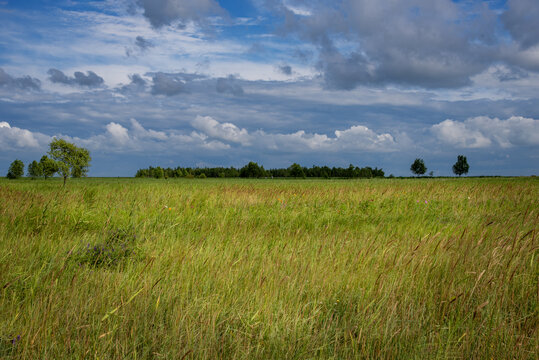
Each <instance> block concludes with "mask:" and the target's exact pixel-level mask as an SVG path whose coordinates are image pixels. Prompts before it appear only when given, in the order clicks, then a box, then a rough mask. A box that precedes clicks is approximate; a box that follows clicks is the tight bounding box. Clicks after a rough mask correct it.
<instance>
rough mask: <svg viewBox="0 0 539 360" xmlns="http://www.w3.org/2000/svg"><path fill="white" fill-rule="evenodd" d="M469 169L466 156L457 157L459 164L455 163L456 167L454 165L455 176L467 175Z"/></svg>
mask: <svg viewBox="0 0 539 360" xmlns="http://www.w3.org/2000/svg"><path fill="white" fill-rule="evenodd" d="M469 169H470V165H468V161H467V160H466V156H464V155H459V156H457V162H456V163H455V165H453V172H454V173H455V175H458V176H461V175H462V174H467V173H468V170H469Z"/></svg>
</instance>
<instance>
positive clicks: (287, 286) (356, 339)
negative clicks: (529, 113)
mask: <svg viewBox="0 0 539 360" xmlns="http://www.w3.org/2000/svg"><path fill="white" fill-rule="evenodd" d="M538 199H539V182H538V181H537V180H535V179H533V178H512V179H509V178H498V179H370V180H357V179H356V180H271V179H266V180H264V179H260V180H247V179H226V180H225V179H168V180H164V179H161V180H155V179H73V181H71V180H70V181H69V183H68V184H67V186H66V187H62V180H61V179H58V178H56V179H49V180H30V179H21V180H7V179H0V229H1V231H0V358H2V359H64V358H65V359H225V358H227V359H359V358H365V359H437V358H439V359H448V358H456V359H483V358H484V359H535V358H536V356H537V352H538V350H539V345H538V344H539V343H538V334H537V326H538V292H539V287H538V277H539V265H538V264H539V261H538V249H539V248H538V245H537V244H538V241H537V225H538V220H539V206H538Z"/></svg>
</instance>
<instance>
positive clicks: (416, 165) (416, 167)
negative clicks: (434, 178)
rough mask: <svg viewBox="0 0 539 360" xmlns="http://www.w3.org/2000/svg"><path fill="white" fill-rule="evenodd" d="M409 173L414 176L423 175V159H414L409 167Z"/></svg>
mask: <svg viewBox="0 0 539 360" xmlns="http://www.w3.org/2000/svg"><path fill="white" fill-rule="evenodd" d="M410 171H411V172H413V173H414V174H416V175H423V174H424V173H426V172H427V167H426V166H425V162H424V161H423V159H419V158H418V159H415V161H414V162H413V164H412V165H411V166H410Z"/></svg>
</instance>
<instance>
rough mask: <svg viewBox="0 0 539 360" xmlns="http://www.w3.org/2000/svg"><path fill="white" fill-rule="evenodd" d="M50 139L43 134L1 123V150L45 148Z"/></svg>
mask: <svg viewBox="0 0 539 360" xmlns="http://www.w3.org/2000/svg"><path fill="white" fill-rule="evenodd" d="M50 139H51V138H50V137H49V136H47V135H43V134H41V133H33V132H31V131H29V130H26V129H20V128H18V127H15V126H13V127H12V126H11V125H10V124H9V123H8V122H6V121H2V122H0V149H2V150H13V149H25V148H26V149H28V148H29V149H36V148H39V147H42V146H45V145H46V144H47V143H48V142H49V141H50Z"/></svg>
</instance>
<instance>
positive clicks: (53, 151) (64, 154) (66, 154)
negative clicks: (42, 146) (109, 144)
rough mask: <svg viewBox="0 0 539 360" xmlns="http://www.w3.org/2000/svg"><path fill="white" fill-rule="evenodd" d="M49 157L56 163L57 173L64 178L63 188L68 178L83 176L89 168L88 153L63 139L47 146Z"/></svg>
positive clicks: (55, 140) (89, 158) (89, 159)
mask: <svg viewBox="0 0 539 360" xmlns="http://www.w3.org/2000/svg"><path fill="white" fill-rule="evenodd" d="M49 147H50V150H49V155H50V156H51V157H52V158H53V159H54V160H55V161H56V162H57V164H58V172H59V173H60V175H61V176H62V177H63V178H64V186H65V184H66V181H67V178H68V177H69V176H73V175H75V176H85V175H86V173H87V172H88V167H89V166H90V161H91V160H92V158H91V157H90V152H89V151H88V150H86V149H84V148H80V147H78V146H76V145H75V144H72V143H69V142H67V141H65V140H64V139H54V140H53V141H52V142H51V143H50V144H49Z"/></svg>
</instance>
